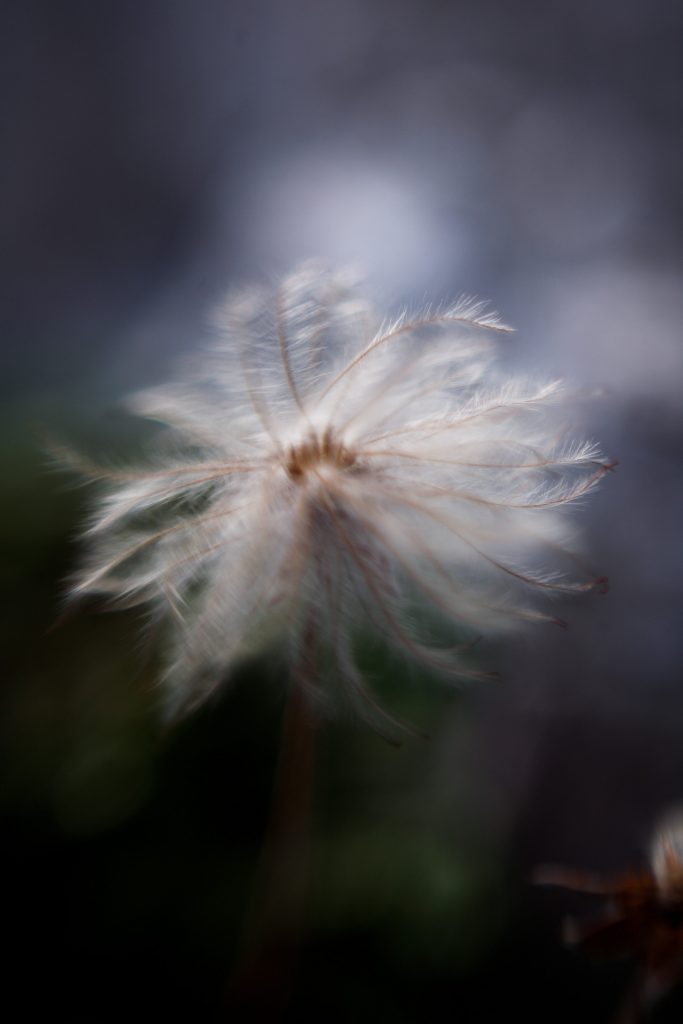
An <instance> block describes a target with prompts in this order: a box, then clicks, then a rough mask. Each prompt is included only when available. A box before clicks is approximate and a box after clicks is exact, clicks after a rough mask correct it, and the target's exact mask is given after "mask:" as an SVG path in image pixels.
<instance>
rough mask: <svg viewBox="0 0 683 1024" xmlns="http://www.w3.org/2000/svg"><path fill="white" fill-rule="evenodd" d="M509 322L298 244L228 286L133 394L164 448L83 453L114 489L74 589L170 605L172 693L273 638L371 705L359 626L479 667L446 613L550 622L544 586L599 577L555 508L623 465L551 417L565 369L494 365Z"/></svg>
mask: <svg viewBox="0 0 683 1024" xmlns="http://www.w3.org/2000/svg"><path fill="white" fill-rule="evenodd" d="M509 330H510V328H508V327H506V326H505V325H504V324H503V323H501V321H500V320H499V318H498V317H497V316H496V315H494V314H491V313H489V312H487V311H486V308H485V307H484V305H483V304H481V303H479V302H472V301H470V300H461V301H459V302H457V303H455V304H454V305H452V306H448V307H443V308H438V309H431V308H429V309H426V310H424V311H423V312H422V313H420V314H419V315H417V316H413V317H410V316H408V315H407V314H405V313H404V314H401V315H400V316H399V317H398V318H397V319H395V320H393V321H390V322H384V323H381V322H378V321H377V319H376V317H375V314H374V312H373V310H372V308H371V306H370V305H368V304H367V303H366V302H365V301H364V300H363V298H362V297H361V296H360V295H359V293H358V291H357V288H356V286H355V283H354V282H353V281H352V280H351V279H350V278H349V277H348V276H347V275H345V274H340V273H330V272H327V271H325V270H323V269H321V268H320V267H318V266H314V265H306V266H304V267H302V268H300V269H299V270H298V271H297V272H296V273H294V274H292V275H291V276H290V277H288V278H286V279H285V280H284V281H282V283H281V284H280V285H279V286H278V287H275V288H269V287H263V288H252V289H248V290H244V291H241V292H237V293H236V294H234V295H232V296H230V297H229V299H228V300H227V301H226V302H225V304H224V305H223V307H222V308H221V310H220V311H219V314H218V315H217V317H216V320H215V332H216V333H215V339H214V341H213V343H212V345H211V347H210V348H209V349H208V350H207V351H206V352H205V353H204V355H203V356H202V357H201V358H199V359H197V360H196V362H195V363H194V364H193V365H192V366H190V367H189V368H188V372H187V373H186V379H185V380H183V381H179V382H178V383H174V384H168V385H166V386H162V387H160V388H158V389H154V390H151V391H148V392H145V393H144V394H141V395H138V396H137V397H136V398H135V399H134V400H133V407H134V409H135V411H137V412H138V413H141V414H142V415H144V416H146V417H149V418H152V419H155V420H158V421H161V422H162V423H164V424H165V425H166V426H167V428H169V429H168V431H167V433H166V435H165V436H166V440H165V442H164V443H165V445H166V447H165V448H163V449H162V450H159V451H158V452H157V453H156V454H155V456H154V459H153V461H152V462H151V463H150V465H149V467H148V468H142V469H140V470H138V471H135V472H119V471H109V470H99V469H93V468H92V467H90V468H89V469H88V472H89V474H90V475H91V476H97V477H98V478H99V479H101V481H102V482H103V487H104V493H103V495H102V497H101V498H100V499H99V503H98V506H97V509H96V512H95V514H94V516H93V519H92V522H91V524H90V526H89V527H88V529H87V530H86V532H85V536H86V539H87V542H88V545H89V556H88V559H87V562H86V565H85V566H84V568H83V569H82V570H81V572H80V574H79V576H78V578H77V580H76V582H75V584H74V587H73V592H74V593H75V594H86V593H100V594H106V595H109V596H111V598H112V599H114V600H115V601H116V602H118V603H120V604H125V605H137V604H145V605H147V606H149V607H151V608H153V609H154V610H155V611H156V612H157V613H158V614H159V616H161V617H162V618H163V619H165V620H166V621H167V622H168V623H170V625H171V630H170V634H171V635H170V655H169V658H168V667H167V670H166V675H165V684H166V693H167V697H168V705H169V708H170V710H171V711H172V712H174V713H177V712H179V711H181V710H186V709H188V708H191V707H193V706H195V705H196V704H199V703H201V702H202V701H203V700H205V699H206V698H207V697H208V696H209V695H210V694H211V693H212V692H213V690H214V689H215V688H216V687H217V686H218V685H219V684H220V683H221V682H222V681H223V680H225V679H226V678H227V677H228V675H229V673H230V669H231V668H232V667H233V666H234V665H235V664H236V663H237V662H238V661H239V660H241V659H242V658H243V657H244V656H245V655H247V654H248V653H250V652H251V651H254V650H257V649H259V648H262V647H264V646H265V645H267V644H269V643H274V642H277V643H278V644H279V645H280V647H281V648H284V649H285V651H286V654H287V658H288V661H289V664H290V666H291V670H292V674H293V677H294V678H295V679H296V680H297V681H298V682H299V683H300V684H302V685H312V686H314V687H315V691H316V693H317V694H318V695H321V694H323V695H324V694H331V693H332V692H333V691H336V693H337V695H338V696H339V697H340V698H342V699H343V700H345V701H346V702H347V703H349V704H350V705H352V706H353V707H354V708H355V709H356V710H357V711H360V712H361V713H362V714H363V715H364V716H365V717H367V718H369V719H370V720H371V721H372V722H373V723H374V724H375V725H377V726H380V724H381V721H382V719H383V715H384V713H383V712H382V711H381V710H380V709H379V708H378V707H377V705H376V704H375V701H374V700H373V698H372V696H371V694H370V692H369V690H368V688H367V686H366V684H365V681H364V679H363V678H362V674H361V672H360V671H359V669H358V667H357V663H356V656H355V643H356V640H357V636H358V633H359V630H360V628H361V627H363V628H365V629H367V628H370V629H372V630H374V631H375V632H376V633H378V634H380V635H381V636H382V637H383V638H385V639H386V640H388V641H389V642H390V644H392V645H393V646H394V647H396V648H397V649H398V650H399V651H401V652H403V653H404V654H407V655H408V656H409V657H410V658H411V659H414V660H417V661H422V662H425V663H427V664H428V665H430V666H431V667H432V668H434V669H435V670H437V671H440V672H445V673H448V674H455V675H459V676H462V675H467V674H476V673H473V672H472V670H471V669H468V667H467V658H466V656H465V655H464V654H463V650H462V647H448V648H446V647H443V646H440V645H436V644H435V643H434V642H433V638H430V635H429V634H430V628H431V627H433V626H434V624H435V623H436V622H437V620H441V623H442V624H443V623H445V624H446V625H447V626H448V627H449V628H454V629H456V630H457V632H458V634H459V635H461V636H462V634H463V632H464V633H465V635H469V636H470V638H476V637H477V636H478V634H479V633H480V632H482V631H487V630H500V629H504V628H509V627H511V626H514V625H518V624H520V623H523V622H526V621H530V620H539V619H546V620H549V621H556V622H558V621H559V620H557V619H555V618H554V617H553V616H552V615H549V614H547V613H546V612H544V611H542V610H539V609H538V608H537V607H536V604H535V600H534V599H535V598H536V597H538V596H539V595H546V596H547V595H550V594H553V593H557V592H560V593H561V592H568V591H569V592H576V591H584V590H588V589H591V588H592V587H594V586H596V584H597V583H599V582H600V581H596V580H595V579H591V578H585V577H582V578H581V577H579V578H577V574H576V567H575V565H572V568H571V572H569V571H568V570H567V565H569V564H570V562H569V561H568V559H569V558H570V556H569V553H568V541H569V539H570V531H569V526H568V523H567V518H566V516H565V515H564V513H565V512H566V506H568V505H570V504H574V503H576V502H577V501H578V499H580V498H582V497H583V496H584V495H585V494H586V493H587V492H588V491H590V490H591V489H592V488H593V487H594V486H595V485H596V483H597V482H598V480H599V479H600V478H601V477H602V476H603V474H604V473H605V472H606V470H607V469H609V468H610V466H608V465H606V464H605V463H604V462H603V460H602V458H601V456H600V454H599V451H598V449H597V448H596V446H595V445H593V444H591V443H588V442H585V441H569V442H568V441H566V440H563V439H562V434H561V432H559V431H558V426H557V422H556V421H555V416H554V414H555V411H556V407H557V405H558V399H559V397H560V385H559V383H558V382H556V381H554V382H550V383H540V384H539V383H533V382H529V381H524V380H502V381H501V380H500V379H499V377H498V376H497V375H496V373H495V371H494V369H493V366H492V363H493V358H494V355H495V341H496V339H497V338H499V337H500V336H501V335H504V334H505V333H506V332H508V331H509ZM418 622H422V623H423V625H418ZM430 624H431V627H430ZM439 628H441V627H439ZM465 646H467V645H465Z"/></svg>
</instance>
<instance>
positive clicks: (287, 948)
mask: <svg viewBox="0 0 683 1024" xmlns="http://www.w3.org/2000/svg"><path fill="white" fill-rule="evenodd" d="M316 727H317V723H316V721H315V719H314V714H313V710H312V709H311V707H310V702H309V700H308V699H307V694H306V692H305V690H304V688H303V687H302V686H301V685H299V684H298V683H297V682H296V680H294V681H293V682H292V683H291V684H290V692H289V696H288V699H287V704H286V707H285V713H284V719H283V729H282V741H281V746H280V754H279V758H278V764H277V768H276V773H275V782H274V787H273V798H272V803H271V809H270V816H269V820H268V825H267V828H266V837H265V841H264V846H263V850H262V853H261V857H260V861H259V864H258V867H257V870H256V884H255V890H254V896H253V898H252V904H251V907H250V910H249V912H248V917H247V922H246V926H245V931H244V937H243V941H242V950H241V955H240V957H239V960H238V962H237V964H236V966H235V968H234V969H233V971H232V974H231V976H230V978H229V981H228V989H227V1001H228V1005H229V1007H230V1009H234V1008H235V1007H238V1008H242V1009H248V1010H249V1011H251V1012H259V1014H260V1016H261V1017H263V1016H266V1017H268V1018H270V1019H272V1020H274V1019H277V1018H278V1016H279V1015H280V1013H281V1012H282V1011H283V1010H284V1009H285V1007H286V1005H287V1003H288V1001H289V999H290V996H291V993H292V989H293V985H294V978H295V974H296V969H297V965H298V962H299V958H300V951H301V945H302V942H303V937H304V931H305V919H306V901H307V890H308V874H309V864H310V853H311V817H312V807H313V779H314V767H315V733H316Z"/></svg>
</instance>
